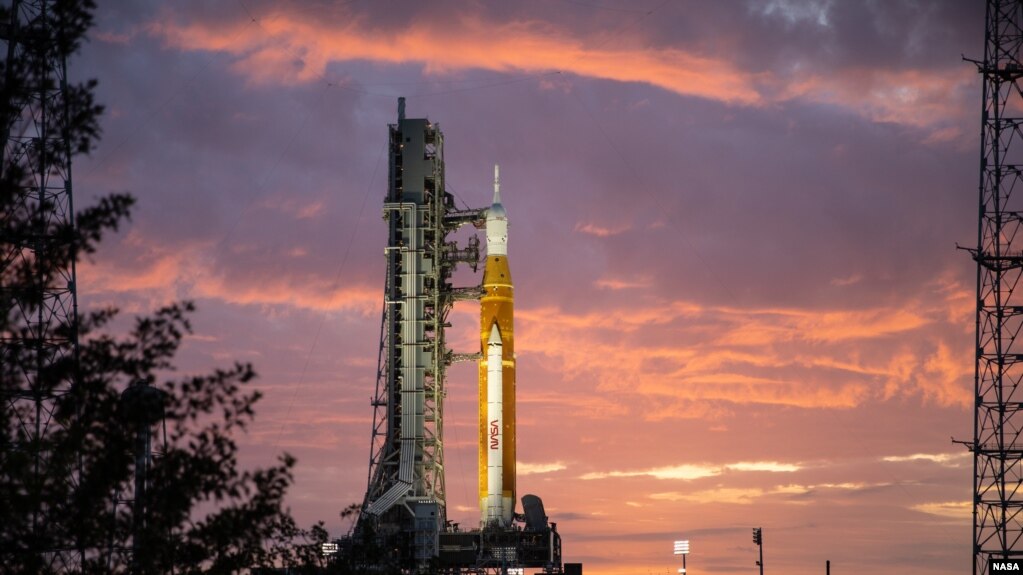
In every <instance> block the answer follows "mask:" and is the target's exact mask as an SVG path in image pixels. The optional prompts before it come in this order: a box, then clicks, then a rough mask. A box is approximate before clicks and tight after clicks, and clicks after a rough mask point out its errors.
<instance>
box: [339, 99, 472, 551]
mask: <svg viewBox="0 0 1023 575" xmlns="http://www.w3.org/2000/svg"><path fill="white" fill-rule="evenodd" d="M404 107H405V104H404V98H402V99H400V100H399V104H398V123H397V124H391V125H390V153H389V158H390V162H389V163H390V171H389V177H388V190H387V198H386V200H385V203H384V219H385V220H386V221H387V226H388V233H387V238H388V239H387V247H386V249H385V251H384V257H385V260H386V278H385V284H384V309H383V318H382V321H381V330H380V352H379V356H378V367H377V386H376V394H375V396H374V398H373V408H374V412H373V433H372V440H371V450H370V466H369V481H368V483H369V485H368V488H367V491H366V498H365V500H364V502H363V505H362V512H361V514H360V519H359V522H360V526H361V527H366V526H367V525H370V524H372V532H373V533H374V534H375V536H376V537H382V538H386V539H387V540H388V541H391V542H394V541H399V542H401V543H399V544H398V545H397V547H398V548H399V549H400V550H399V553H400V555H402V556H401V557H399V558H396V559H399V560H400V561H401V562H402V563H403V564H406V565H408V564H414V565H418V566H419V567H420V569H422V568H425V566H426V565H427V564H428V562H429V561H430V560H431V559H432V558H435V557H437V556H438V553H439V550H438V538H439V534H440V532H441V531H442V530H443V529H444V525H445V522H446V497H445V490H444V395H445V390H444V382H445V371H446V369H447V367H448V365H449V364H450V363H451V361H452V359H453V354H452V353H451V352H450V351H449V350H448V349H447V346H446V345H445V339H444V330H445V327H446V326H447V315H448V312H449V311H450V309H451V305H452V304H453V302H454V301H455V299H457V298H473V297H478V289H476V288H470V289H468V290H460V289H456V288H453V287H452V286H451V283H450V277H451V273H452V271H453V269H454V266H455V265H456V264H457V263H458V262H467V263H469V264H471V265H472V266H473V267H474V269H475V266H476V263H477V261H478V260H479V240H478V239H476V238H475V236H473V238H472V239H471V240H470V241H469V244H468V247H466V248H465V249H458V247H457V246H456V245H455V243H454V242H449V241H448V240H447V235H448V234H449V233H450V232H452V231H454V230H455V229H457V228H458V227H460V226H462V225H464V224H467V223H476V222H481V218H482V215H483V210H464V211H458V210H455V207H454V198H453V197H452V196H451V194H449V193H448V192H446V191H445V188H444V137H443V134H442V133H441V131H440V129H439V128H438V126H437V125H435V124H431V123H430V121H429V120H427V119H422V118H420V119H410V118H405V112H404ZM388 546H389V547H391V548H393V547H394V545H391V544H389V545H388Z"/></svg>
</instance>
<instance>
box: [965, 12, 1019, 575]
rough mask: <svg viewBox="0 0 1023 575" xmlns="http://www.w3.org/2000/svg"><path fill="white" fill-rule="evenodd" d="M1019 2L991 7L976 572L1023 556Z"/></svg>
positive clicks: (980, 249) (980, 260) (985, 66)
mask: <svg viewBox="0 0 1023 575" xmlns="http://www.w3.org/2000/svg"><path fill="white" fill-rule="evenodd" d="M1021 48H1023V3H1021V2H1020V0H988V2H987V16H986V29H985V39H984V60H983V61H982V62H978V63H977V65H978V67H979V69H980V73H981V75H982V77H983V110H982V128H981V155H980V221H979V227H978V237H977V248H976V251H973V250H971V251H972V253H973V256H974V259H975V260H976V262H977V332H976V337H977V339H976V375H975V386H976V395H975V397H976V405H975V410H974V436H973V443H972V445H970V448H971V451H972V452H973V466H974V480H973V481H974V483H973V489H974V496H973V555H974V561H973V573H974V575H983V574H986V573H987V572H988V564H989V563H990V562H991V561H993V560H997V559H1010V558H1017V559H1018V558H1021V557H1023V490H1021V489H1020V485H1023V438H1021V434H1023V338H1021V337H1020V335H1021V333H1023V290H1021V289H1019V288H1020V287H1021V286H1020V278H1021V274H1023V196H1021V194H1023V171H1021V170H1023V141H1021V139H1023V96H1021V92H1020V90H1021V88H1023V83H1021V81H1020V80H1021V78H1023V66H1021V62H1020V49H1021Z"/></svg>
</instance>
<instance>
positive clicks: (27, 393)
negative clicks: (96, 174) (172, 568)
mask: <svg viewBox="0 0 1023 575" xmlns="http://www.w3.org/2000/svg"><path fill="white" fill-rule="evenodd" d="M61 4H62V3H61V2H58V1H55V0H14V1H13V3H12V4H11V6H10V16H11V17H10V20H9V21H7V22H0V41H2V42H3V43H4V44H5V48H6V58H7V59H6V67H5V74H4V78H3V82H4V83H3V85H2V86H0V88H2V90H3V92H4V93H3V96H4V98H3V100H4V102H3V103H7V102H9V103H10V104H11V107H10V108H7V109H0V126H2V129H3V135H4V145H3V151H2V154H3V155H2V157H0V169H2V170H3V171H4V175H5V176H7V177H10V176H11V175H12V174H15V173H17V171H19V170H20V171H23V174H22V176H23V177H21V178H18V179H19V180H20V181H21V182H22V185H20V186H18V189H17V190H16V193H15V197H14V198H13V202H12V203H11V204H10V205H7V206H5V209H4V210H3V211H2V212H0V220H2V224H3V225H2V227H0V229H2V230H3V234H4V237H3V241H2V243H0V246H2V248H0V249H2V252H0V278H2V284H0V305H2V306H3V309H2V312H3V313H4V314H5V317H6V319H7V321H8V323H7V325H6V326H5V329H3V331H2V332H0V368H2V369H3V377H5V378H8V381H9V382H13V383H12V385H10V386H9V387H8V388H7V392H6V393H4V394H3V397H0V401H2V402H3V409H4V410H5V412H6V413H5V415H6V416H8V417H9V419H10V420H11V421H14V422H15V424H16V426H17V431H16V434H17V435H16V437H15V438H14V440H15V443H16V444H15V446H14V448H15V449H16V450H20V451H23V452H24V451H27V452H28V453H29V454H30V457H31V458H32V463H31V465H32V466H33V472H32V475H33V481H34V485H33V486H31V488H30V489H28V492H27V493H26V496H27V497H29V498H35V501H34V502H33V504H32V508H33V509H35V510H36V512H35V515H34V516H33V517H32V518H31V519H32V522H33V525H32V529H33V531H34V532H35V533H38V534H44V533H45V534H47V535H46V536H42V537H39V539H38V541H41V542H43V543H39V544H38V545H39V546H40V547H39V548H37V549H30V550H29V552H30V553H35V554H36V555H38V556H39V557H40V558H41V560H42V561H44V562H45V563H46V564H47V565H49V566H50V568H52V569H54V570H58V571H59V570H63V569H74V568H77V566H78V564H79V562H80V560H81V550H80V549H76V544H75V543H74V542H73V541H65V540H62V539H61V537H62V536H61V535H58V536H56V540H54V536H53V535H52V534H53V533H63V534H67V533H70V532H71V531H70V530H69V528H68V526H57V525H53V524H42V523H44V522H45V521H48V520H49V519H50V518H44V517H43V516H44V515H48V513H46V512H47V510H48V506H49V505H50V504H51V503H50V502H48V499H47V498H46V496H45V495H43V493H46V492H47V489H48V485H50V484H52V482H71V483H74V476H75V469H69V468H68V465H67V462H66V461H65V462H63V463H59V464H58V463H57V462H56V461H54V460H53V459H52V458H50V457H49V454H48V452H47V448H46V443H47V442H46V438H47V437H48V435H49V434H51V433H52V432H53V430H54V428H55V427H56V426H59V425H60V424H61V422H60V418H59V417H56V416H55V414H56V411H57V404H58V401H59V399H60V398H61V397H62V396H63V395H65V394H67V393H68V392H70V390H71V389H72V386H73V385H74V378H75V369H74V368H73V367H72V368H71V369H67V366H68V365H70V366H74V365H77V362H76V358H77V353H78V331H77V330H78V323H77V299H76V294H75V254H74V247H73V243H72V234H70V233H69V231H70V230H72V229H73V226H74V216H73V204H72V194H71V142H69V141H68V138H67V134H68V131H69V126H70V114H69V109H68V99H67V96H68V83H67V64H66V55H67V54H68V52H70V49H71V48H70V47H69V46H67V45H65V43H66V42H68V34H67V32H66V31H67V28H65V25H66V22H64V21H63V20H62V17H64V16H66V15H67V13H66V12H64V13H61V12H59V11H58V9H59V7H60V5H61ZM3 103H0V105H2V104H3ZM58 365H61V366H64V368H62V369H55V366H58ZM0 456H3V454H2V453H0ZM72 467H73V466H72ZM40 514H42V515H40ZM68 537H70V536H68Z"/></svg>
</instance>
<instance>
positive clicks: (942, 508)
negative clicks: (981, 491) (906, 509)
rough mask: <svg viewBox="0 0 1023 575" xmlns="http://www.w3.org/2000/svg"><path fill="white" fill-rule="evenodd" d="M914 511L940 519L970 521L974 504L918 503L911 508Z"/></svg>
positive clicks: (963, 502)
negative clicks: (948, 518)
mask: <svg viewBox="0 0 1023 575" xmlns="http://www.w3.org/2000/svg"><path fill="white" fill-rule="evenodd" d="M910 509H913V510H914V511H920V512H923V513H927V514H929V515H938V516H940V517H952V518H955V519H969V518H970V517H972V516H973V504H972V503H970V502H969V501H943V502H937V503H918V504H916V505H913V506H911V507H910Z"/></svg>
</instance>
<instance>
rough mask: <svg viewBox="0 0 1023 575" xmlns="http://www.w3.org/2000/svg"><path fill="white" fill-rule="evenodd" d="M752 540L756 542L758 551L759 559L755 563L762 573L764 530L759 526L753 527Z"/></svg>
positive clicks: (761, 573)
mask: <svg viewBox="0 0 1023 575" xmlns="http://www.w3.org/2000/svg"><path fill="white" fill-rule="evenodd" d="M753 542H754V543H756V544H757V549H758V550H759V551H760V560H759V561H757V565H758V566H759V567H760V575H764V530H763V529H762V528H760V527H754V528H753Z"/></svg>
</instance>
